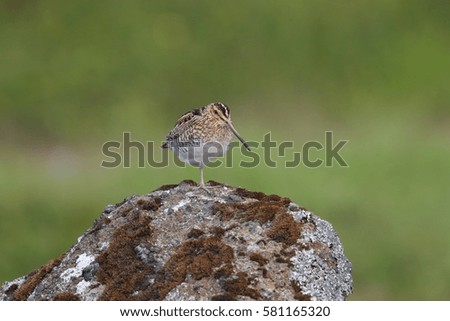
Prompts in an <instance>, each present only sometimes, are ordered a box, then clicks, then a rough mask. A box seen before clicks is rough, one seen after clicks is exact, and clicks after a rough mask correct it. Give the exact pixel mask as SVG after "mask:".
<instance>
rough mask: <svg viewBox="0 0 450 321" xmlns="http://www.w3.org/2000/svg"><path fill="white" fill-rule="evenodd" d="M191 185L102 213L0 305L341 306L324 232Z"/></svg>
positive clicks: (297, 218)
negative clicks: (290, 303) (253, 302)
mask: <svg viewBox="0 0 450 321" xmlns="http://www.w3.org/2000/svg"><path fill="white" fill-rule="evenodd" d="M210 184H211V185H214V186H211V187H210V188H209V192H206V191H205V190H203V189H200V188H198V187H197V186H196V185H195V183H193V182H191V181H184V182H182V183H180V184H179V185H170V186H163V187H161V188H160V189H158V190H156V191H154V192H152V193H149V194H147V195H143V196H140V195H133V196H130V197H128V198H127V199H125V200H124V201H123V202H121V203H119V204H116V205H108V206H107V207H106V208H105V210H104V211H103V213H102V214H101V216H100V217H99V218H98V219H97V220H96V221H95V222H94V224H93V226H92V227H91V228H90V229H88V230H87V231H86V232H85V233H84V234H83V235H82V236H81V237H79V238H78V240H77V242H76V244H75V245H73V246H72V248H71V249H70V250H69V251H67V252H66V253H64V254H63V255H61V256H60V257H59V258H58V259H55V260H52V261H50V262H49V263H48V264H46V265H44V266H42V267H41V268H40V269H38V270H36V271H34V272H32V273H30V274H29V275H27V276H23V277H20V278H18V279H16V280H13V281H10V282H6V283H5V284H3V285H2V286H1V287H0V300H344V299H346V297H347V296H348V295H350V294H351V292H352V277H351V263H350V262H349V261H348V260H347V258H346V257H345V256H344V252H343V248H342V245H341V243H340V241H339V238H338V236H337V234H336V232H335V231H334V229H333V227H332V226H331V224H330V223H328V222H326V221H324V220H322V219H320V218H319V217H317V216H315V215H314V214H312V213H311V212H309V211H307V210H306V209H304V208H301V207H300V206H298V205H297V204H295V203H293V202H291V201H290V200H289V199H288V198H284V197H280V196H277V195H265V194H263V193H260V192H250V191H247V190H245V189H241V188H233V187H230V186H225V185H221V184H217V183H214V182H211V183H210Z"/></svg>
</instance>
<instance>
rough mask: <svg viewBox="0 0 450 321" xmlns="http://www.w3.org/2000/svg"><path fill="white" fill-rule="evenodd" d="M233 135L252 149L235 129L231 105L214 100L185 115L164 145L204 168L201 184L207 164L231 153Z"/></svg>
mask: <svg viewBox="0 0 450 321" xmlns="http://www.w3.org/2000/svg"><path fill="white" fill-rule="evenodd" d="M233 134H234V135H235V136H236V137H237V138H238V139H239V140H240V141H241V142H242V143H243V144H244V146H245V147H246V148H247V149H248V150H250V147H249V146H248V144H247V143H246V142H245V141H244V139H243V138H242V137H241V136H240V135H239V133H238V132H237V131H236V129H234V127H233V124H232V122H231V115H230V110H229V108H228V107H227V106H226V105H224V104H222V103H211V104H209V105H207V106H204V107H201V108H197V109H194V110H192V111H190V112H188V113H186V114H184V115H182V116H181V117H180V118H179V119H178V120H177V122H176V123H175V126H174V128H173V129H172V130H171V131H170V132H169V134H167V136H166V141H165V142H164V143H163V144H162V146H161V147H162V148H169V149H171V150H172V151H173V152H174V153H175V154H176V155H177V156H178V158H179V159H180V160H182V161H183V162H186V163H189V164H191V165H193V166H198V167H200V185H201V186H204V181H203V167H204V166H205V165H207V164H208V163H209V162H211V161H212V160H213V159H214V158H216V157H220V156H223V155H224V154H225V153H226V152H227V150H228V147H229V144H230V142H231V140H232V138H233Z"/></svg>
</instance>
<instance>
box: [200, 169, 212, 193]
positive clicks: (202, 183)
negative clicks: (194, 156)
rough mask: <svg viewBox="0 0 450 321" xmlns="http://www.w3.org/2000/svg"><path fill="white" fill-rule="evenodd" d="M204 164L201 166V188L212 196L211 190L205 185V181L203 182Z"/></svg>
mask: <svg viewBox="0 0 450 321" xmlns="http://www.w3.org/2000/svg"><path fill="white" fill-rule="evenodd" d="M203 167H204V166H203V164H201V165H200V186H199V188H201V189H202V190H204V191H206V192H207V193H208V194H210V191H209V189H208V188H207V187H206V185H205V181H204V180H203Z"/></svg>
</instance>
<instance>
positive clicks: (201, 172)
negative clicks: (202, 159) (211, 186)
mask: <svg viewBox="0 0 450 321" xmlns="http://www.w3.org/2000/svg"><path fill="white" fill-rule="evenodd" d="M204 186H205V181H204V180H203V164H201V165H200V187H204Z"/></svg>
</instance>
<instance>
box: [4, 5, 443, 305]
mask: <svg viewBox="0 0 450 321" xmlns="http://www.w3.org/2000/svg"><path fill="white" fill-rule="evenodd" d="M449 12H450V2H449V1H447V0H442V1H414V0H384V1H383V0H382V1H351V2H349V1H346V2H342V1H339V2H338V1H317V0H315V1H306V0H305V1H237V0H232V1H181V0H178V1H143V0H142V1H126V2H125V1H88V0H86V1H84V0H83V1H57V0H42V1H37V0H21V1H15V0H9V1H5V0H2V1H0V144H1V145H0V146H1V151H0V155H1V156H0V283H1V282H3V281H6V280H11V279H13V278H15V277H18V276H21V275H24V274H26V273H29V272H30V271H32V270H34V269H36V268H38V267H39V266H40V265H42V264H44V263H46V262H47V261H49V260H50V259H52V258H55V257H57V256H59V254H60V253H62V252H63V251H65V250H67V249H68V248H69V247H70V246H71V245H72V244H73V243H74V242H75V241H76V238H77V237H78V236H80V235H81V234H82V233H83V232H84V231H85V230H86V229H87V228H88V227H90V226H91V224H92V221H93V220H94V219H95V218H97V217H98V216H99V214H100V213H101V212H102V209H103V207H104V206H105V205H107V204H110V203H116V202H119V201H121V200H122V199H123V198H124V197H126V196H128V195H131V194H133V193H137V194H144V193H147V192H150V191H152V190H154V189H156V188H157V187H159V186H160V185H163V184H169V183H178V182H179V181H181V180H183V179H194V180H196V181H198V180H199V172H198V169H196V168H192V167H187V168H177V167H176V166H174V165H173V163H172V162H171V165H170V166H169V167H166V168H160V169H156V168H152V167H149V166H147V167H146V168H138V166H137V157H136V154H132V156H133V155H134V156H135V157H134V159H133V161H132V166H131V168H122V167H120V168H116V169H105V168H101V167H100V163H101V161H102V160H103V159H104V156H103V155H102V153H101V147H102V144H103V143H104V142H106V141H109V140H120V139H121V137H122V133H123V132H125V131H127V132H131V135H132V139H134V140H139V141H143V142H145V141H156V143H157V144H159V143H160V142H161V140H163V139H164V136H165V135H166V133H167V132H168V131H169V129H170V128H171V127H172V126H173V124H174V122H175V121H176V119H177V118H178V117H179V116H180V115H181V114H182V113H184V112H186V111H188V110H190V109H192V108H194V107H200V106H202V105H204V104H207V103H209V102H212V101H223V102H224V103H226V104H227V105H228V106H230V109H231V110H232V115H233V121H234V124H235V126H236V128H237V129H238V131H239V132H240V133H241V134H242V136H244V138H246V139H247V140H250V141H261V140H262V137H263V135H264V134H265V133H267V132H271V133H272V138H273V139H274V140H276V141H278V142H281V141H293V142H294V143H295V146H296V151H300V150H301V146H302V145H303V144H304V143H305V142H307V141H313V140H316V141H319V142H322V143H323V142H324V136H325V132H326V131H333V133H334V140H335V142H337V141H338V140H341V139H342V140H344V139H345V140H349V143H348V144H347V145H346V146H345V147H344V149H343V150H342V152H341V155H342V156H343V157H344V159H345V160H346V161H347V162H348V164H349V165H350V166H349V167H348V168H344V167H339V166H337V164H336V163H334V166H333V167H325V166H321V167H319V168H315V169H311V168H306V167H305V166H299V167H297V168H291V169H287V168H284V166H282V165H283V163H282V162H283V161H284V160H285V158H283V157H276V156H275V155H274V159H276V160H278V161H279V163H278V165H279V166H278V167H277V168H270V167H268V166H266V165H264V164H261V165H259V166H257V167H256V168H251V169H248V168H239V167H238V166H234V167H233V168H225V167H224V166H222V167H219V168H207V169H206V171H205V178H206V180H209V179H214V180H216V181H220V182H225V183H228V184H231V185H235V186H243V187H246V188H248V189H251V190H258V191H263V192H265V193H276V194H280V195H284V196H288V197H290V198H291V199H292V200H293V201H295V202H296V203H298V204H300V205H302V206H304V207H306V208H308V209H310V210H311V211H313V212H314V213H316V214H317V215H319V216H321V217H322V218H324V219H326V220H328V221H330V222H331V223H332V224H333V225H334V227H335V228H336V230H337V231H338V233H339V235H340V238H341V240H342V242H343V245H344V248H345V253H346V255H347V256H348V258H349V259H350V260H351V262H352V263H353V277H354V294H353V295H352V296H351V297H350V298H349V299H352V300H450V236H449V235H450V233H449V230H450V229H449V228H450V215H449V214H450V106H449V102H450V90H449V89H450V86H449V84H450V19H449V18H448V13H449ZM256 152H257V153H258V154H260V155H262V154H263V151H262V149H258V150H256ZM155 153H156V155H155V158H156V159H160V156H161V151H160V149H159V148H156V152H155ZM233 155H234V156H235V159H234V164H238V162H239V160H241V159H245V157H244V156H241V155H240V153H239V152H237V151H235V152H234V153H233ZM316 156H323V154H321V153H319V152H318V153H317V154H316ZM170 157H171V158H170V159H171V160H172V159H173V155H171V156H170Z"/></svg>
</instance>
